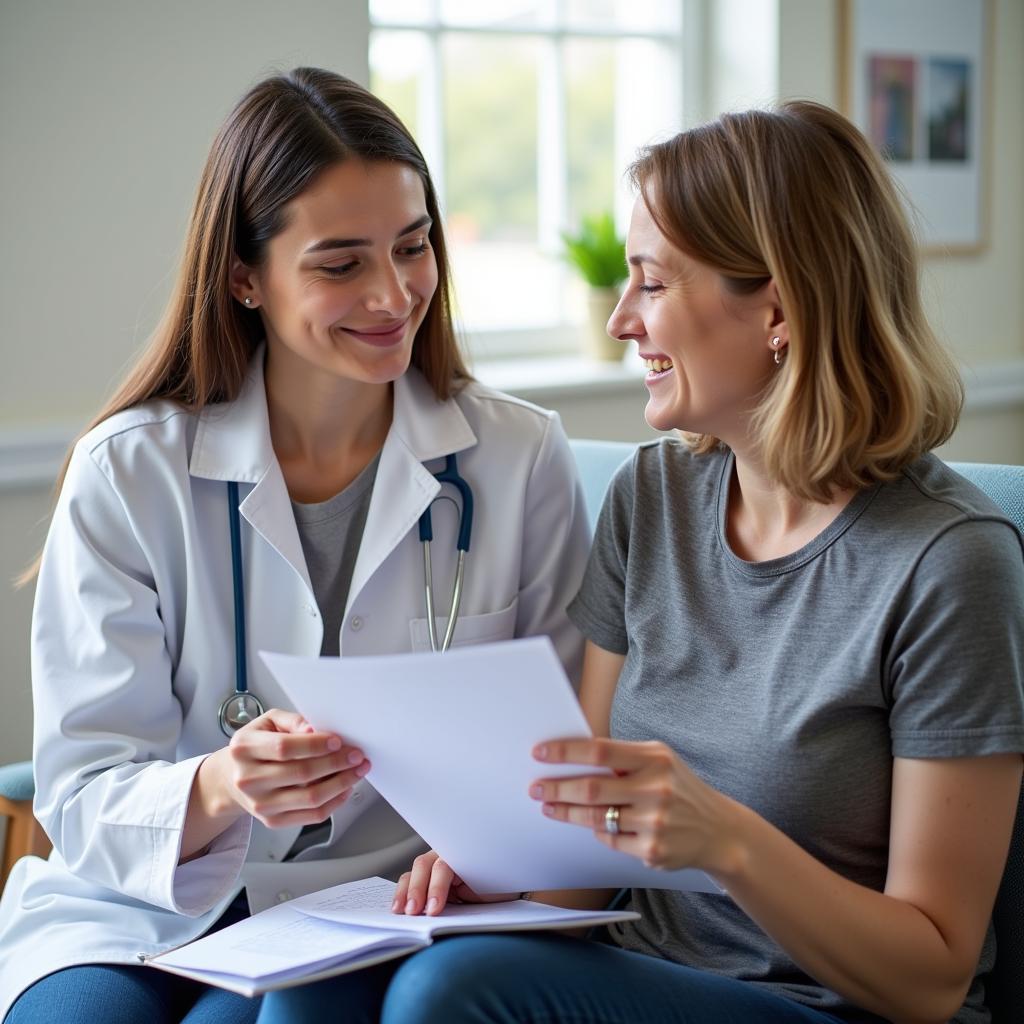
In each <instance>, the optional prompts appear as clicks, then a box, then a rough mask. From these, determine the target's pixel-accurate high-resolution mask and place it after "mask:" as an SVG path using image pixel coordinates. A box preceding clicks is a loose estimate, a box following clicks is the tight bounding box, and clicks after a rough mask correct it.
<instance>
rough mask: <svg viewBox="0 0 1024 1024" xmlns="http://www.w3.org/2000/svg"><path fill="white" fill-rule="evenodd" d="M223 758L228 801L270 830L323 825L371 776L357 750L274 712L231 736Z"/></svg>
mask: <svg viewBox="0 0 1024 1024" xmlns="http://www.w3.org/2000/svg"><path fill="white" fill-rule="evenodd" d="M224 757H225V764H224V769H225V770H224V773H223V775H224V785H225V788H226V789H227V791H228V793H229V795H230V798H231V799H232V800H233V801H234V802H235V803H236V804H238V806H240V807H241V808H242V809H243V810H245V811H247V812H248V813H249V814H251V815H252V816H253V817H254V818H258V819H259V820H260V821H262V822H263V823H264V824H265V825H267V826H269V827H270V828H280V827H284V826H288V825H309V824H315V823H317V822H320V821H324V820H325V819H326V818H327V816H328V815H329V814H330V813H331V812H332V811H333V810H334V809H335V808H336V807H338V806H340V805H341V804H342V803H344V802H345V800H346V799H347V797H348V794H349V791H350V790H351V789H352V787H353V786H354V785H355V784H356V783H357V782H358V781H359V780H360V779H361V778H362V777H363V776H364V775H365V774H366V773H367V772H368V771H369V770H370V763H369V761H367V760H366V758H365V756H364V755H363V753H362V751H361V750H359V749H357V748H356V747H353V746H350V745H348V744H346V743H345V742H344V741H343V740H342V739H341V738H340V737H338V736H336V735H334V734H333V733H325V732H318V731H317V730H315V729H313V727H312V726H311V725H309V723H308V722H306V720H305V719H304V718H302V716H301V715H298V714H295V713H294V712H291V711H281V710H278V709H271V710H270V711H267V712H266V713H265V714H263V715H260V717H259V718H256V719H254V720H253V721H252V722H250V723H249V724H248V725H246V726H244V727H243V728H241V729H240V730H239V731H238V732H237V733H235V735H234V736H232V738H231V742H230V743H229V744H228V746H227V748H226V749H225V754H224Z"/></svg>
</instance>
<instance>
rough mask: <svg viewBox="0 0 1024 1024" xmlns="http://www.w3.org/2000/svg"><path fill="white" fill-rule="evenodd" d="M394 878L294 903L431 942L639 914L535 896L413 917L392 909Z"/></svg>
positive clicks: (314, 913) (316, 914) (453, 906)
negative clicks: (573, 906)
mask: <svg viewBox="0 0 1024 1024" xmlns="http://www.w3.org/2000/svg"><path fill="white" fill-rule="evenodd" d="M396 888H397V886H396V885H395V884H394V882H389V881H387V880H385V879H383V878H368V879H365V880H364V881H361V882H349V883H347V884H345V885H337V886H334V887H333V888H331V889H324V890H323V891H322V892H314V893H310V894H309V895H308V896H302V897H300V898H299V899H296V900H293V901H292V904H291V905H292V906H293V907H294V908H295V909H296V910H299V911H301V912H302V913H304V914H309V915H310V916H311V917H313V918H319V919H321V920H323V921H336V922H339V923H342V924H346V925H360V926H365V927H366V928H369V929H378V928H379V929H387V928H392V929H394V930H396V931H400V932H403V933H408V934H410V935H415V936H419V937H420V938H423V939H425V940H427V941H429V940H430V938H431V937H432V936H434V935H440V934H443V933H445V932H461V931H474V932H478V931H479V932H482V931H520V930H523V929H529V928H539V927H545V928H550V927H558V928H572V927H574V926H582V927H588V926H591V925H594V924H599V923H605V922H607V921H611V920H617V921H625V920H629V919H635V918H638V917H639V916H640V915H639V914H637V913H634V912H633V911H614V912H609V913H606V912H604V911H600V910H596V911H595V910H566V909H565V908H563V907H552V906H548V905H547V904H544V903H533V902H531V901H529V900H507V901H505V902H502V903H463V904H457V903H449V904H448V905H446V906H445V907H444V909H443V910H442V911H441V913H440V914H437V915H436V916H433V917H428V916H426V915H424V914H419V915H416V916H409V915H406V914H395V913H392V911H391V903H392V901H393V900H394V895H395V889H396Z"/></svg>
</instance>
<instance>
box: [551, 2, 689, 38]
mask: <svg viewBox="0 0 1024 1024" xmlns="http://www.w3.org/2000/svg"><path fill="white" fill-rule="evenodd" d="M681 14H682V3H681V2H680V0H565V21H566V26H567V27H568V28H569V29H570V30H571V29H591V30H595V29H596V30H601V29H603V30H608V29H625V30H626V31H628V32H678V31H679V29H680V18H681Z"/></svg>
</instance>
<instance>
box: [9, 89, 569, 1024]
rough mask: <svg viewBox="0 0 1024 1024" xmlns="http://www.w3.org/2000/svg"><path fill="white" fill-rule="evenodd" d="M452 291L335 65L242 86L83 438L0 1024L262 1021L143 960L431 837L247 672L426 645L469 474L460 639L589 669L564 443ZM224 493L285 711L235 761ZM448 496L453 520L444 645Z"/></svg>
mask: <svg viewBox="0 0 1024 1024" xmlns="http://www.w3.org/2000/svg"><path fill="white" fill-rule="evenodd" d="M447 274H448V267H447V261H446V256H445V247H444V239H443V235H442V232H441V225H440V220H439V216H438V209H437V202H436V199H435V195H434V191H433V187H432V185H431V182H430V178H429V175H428V172H427V169H426V165H425V163H424V161H423V158H422V156H421V154H420V152H419V150H418V149H417V147H416V145H415V143H414V142H413V140H412V139H411V138H410V136H409V134H408V132H407V131H406V130H405V128H404V127H403V126H402V124H401V123H400V122H399V120H398V119H397V118H396V117H395V116H394V114H393V113H392V112H391V111H390V110H389V109H388V108H387V107H386V106H384V105H383V104H382V103H380V101H378V100H376V99H375V98H374V97H373V96H371V95H370V94H369V93H367V92H366V91H365V90H363V89H362V88H360V87H359V86H357V85H355V84H353V83H351V82H349V81H348V80H347V79H344V78H342V77H340V76H338V75H334V74H331V73H328V72H324V71H317V70H313V69H299V70H296V71H293V72H291V73H289V74H287V75H283V76H278V77H274V78H271V79H268V80H267V81H265V82H263V83H261V84H260V85H258V86H256V87H255V88H254V89H253V90H252V91H251V92H250V93H248V94H247V95H246V96H245V97H244V98H243V100H242V101H241V102H240V103H239V105H238V106H237V107H236V108H235V110H234V111H233V112H232V114H231V115H230V116H229V118H228V120H227V121H226V123H225V124H224V126H223V127H222V129H221V131H220V133H219V134H218V136H217V139H216V140H215V142H214V144H213V147H212V151H211V153H210V156H209V159H208V162H207V165H206V169H205V171H204V173H203V177H202V181H201V183H200V187H199V192H198V196H197V200H196V205H195V210H194V213H193V217H192V222H191V227H190V230H189V235H188V239H187V242H186V247H185V255H184V260H183V266H182V270H181V275H180V278H179V280H178V284H177V287H176V289H175V291H174V294H173V296H172V299H171V302H170V304H169V307H168V310H167V313H166V316H165V318H164V320H163V321H162V323H161V325H160V327H159V328H158V330H157V332H156V334H155V337H154V339H153V342H152V345H151V346H150V348H149V350H148V351H147V352H146V354H145V355H144V356H143V357H142V360H141V362H140V363H139V365H138V366H137V367H136V369H135V370H134V371H133V373H132V374H131V375H130V376H129V378H128V380H127V381H126V383H125V384H124V385H123V387H122V388H121V389H120V391H119V392H118V393H117V394H116V395H115V397H114V398H113V399H112V401H111V402H110V404H109V405H108V407H107V408H106V409H105V410H104V411H103V412H102V413H101V414H100V416H98V417H97V420H96V422H95V423H94V425H93V426H92V428H91V429H90V430H89V431H88V433H86V434H85V435H84V436H83V437H82V438H81V439H80V440H79V441H78V443H77V444H76V445H75V448H74V450H73V454H72V455H71V458H70V461H69V464H68V466H67V467H66V473H65V475H64V477H63V483H62V488H61V492H60V497H59V499H58V502H57V505H56V509H55V512H54V516H53V522H52V525H51V528H50V533H49V536H48V538H47V542H46V546H45V549H44V552H43V556H42V560H41V565H40V569H39V579H38V584H37V591H36V604H35V613H34V618H33V628H32V675H33V692H34V699H35V746H34V757H35V773H36V786H37V796H36V813H37V816H38V817H39V819H40V821H41V822H42V824H43V827H44V828H45V829H46V831H47V833H48V835H49V836H50V838H51V839H52V841H53V845H54V851H53V854H52V855H51V857H50V859H49V860H48V861H42V860H39V859H37V858H25V859H23V860H21V861H20V862H19V863H18V865H17V866H16V868H15V870H14V872H13V873H12V875H11V877H10V880H9V882H8V884H7V888H6V891H5V892H4V895H3V899H2V902H0V1020H6V1021H7V1024H25V1022H29V1021H32V1022H34V1021H37V1020H41V1019H44V1018H45V1019H47V1020H51V1019H60V1020H62V1024H77V1022H83V1024H84V1022H87V1021H89V1022H91V1021H103V1022H107V1024H110V1022H117V1021H121V1020H125V1021H128V1020H138V1019H146V1020H147V1021H149V1022H151V1024H157V1022H161V1021H172V1020H173V1021H176V1020H182V1019H186V1020H188V1021H191V1022H196V1021H203V1020H212V1019H214V1018H216V1019H217V1020H218V1021H219V1022H230V1021H235V1020H238V1021H243V1020H250V1019H253V1018H254V1017H255V1015H256V1013H257V1010H258V1001H247V1000H244V999H242V998H241V997H236V996H233V995H231V994H228V993H224V992H220V991H217V990H210V989H205V988H204V987H202V986H199V985H196V984H194V983H191V982H186V981H183V980H181V979H177V978H174V977H172V976H169V975H165V974H163V973H162V972H159V971H155V970H150V969H147V968H145V967H142V966H140V963H141V961H142V960H143V959H144V958H145V957H146V956H147V955H151V954H155V953H157V952H159V951H162V950H166V949H169V948H171V947H174V946H177V945H180V944H182V943H185V942H188V941H190V940H192V939H194V938H196V937H197V936H198V935H200V934H202V933H203V932H205V931H207V930H209V929H210V928H211V927H214V926H216V925H217V924H218V923H223V922H225V921H227V920H231V919H233V918H235V917H237V916H239V915H242V914H245V913H247V912H248V910H249V908H250V907H251V909H252V910H253V911H255V910H257V909H260V908H262V907H265V906H267V905H269V904H271V903H273V902H274V901H275V900H281V899H286V898H288V897H290V896H292V895H297V894H299V893H301V892H305V891H311V890H313V889H316V888H320V887H322V886H324V885H328V884H334V883H337V882H341V881H346V880H351V879H355V878H361V877H366V876H371V875H375V874H385V875H386V874H389V873H391V874H397V873H398V872H400V871H402V870H403V869H404V868H405V867H407V866H408V864H409V863H410V861H411V860H412V858H413V857H414V856H415V855H416V854H417V853H418V852H420V851H421V850H422V849H423V847H422V844H421V842H420V840H419V838H418V837H417V836H416V835H415V834H414V833H413V832H412V830H411V829H410V828H409V826H408V825H407V824H406V823H405V822H404V821H403V820H402V819H401V818H399V817H398V816H397V815H396V814H395V813H394V812H393V811H392V810H391V808H390V807H389V806H388V805H387V804H386V803H385V802H384V801H383V800H382V799H381V798H380V797H379V796H378V795H377V794H376V793H375V792H374V791H373V789H372V788H371V787H370V786H369V785H368V784H367V783H366V782H365V781H364V780H363V776H364V775H365V774H366V772H367V771H368V770H369V767H370V766H369V763H368V762H367V761H366V760H365V758H364V757H363V754H362V752H361V751H359V750H358V749H355V748H353V747H352V746H351V745H349V744H348V743H346V742H345V739H344V737H337V736H333V735H327V734H324V733H319V732H316V731H314V730H313V729H312V728H311V727H310V726H309V725H308V724H307V723H305V722H304V721H303V720H302V719H301V718H300V717H299V716H298V715H297V714H296V713H294V712H292V711H289V710H287V708H288V704H287V701H286V698H285V696H284V694H283V693H282V692H281V691H280V690H279V688H278V687H277V685H276V684H275V682H274V680H273V679H272V678H271V676H270V675H269V674H268V673H267V671H266V669H265V668H264V666H263V665H262V663H261V661H260V660H259V659H258V658H257V657H255V652H256V651H257V650H259V649H268V650H273V651H282V652H291V653H294V654H302V655H317V654H320V653H340V654H342V655H349V654H376V653H394V652H402V651H411V650H418V649H424V648H429V644H430V630H429V628H428V623H427V621H426V618H425V611H424V589H423V553H422V547H421V544H420V541H419V537H418V533H417V530H416V526H417V521H418V519H419V517H420V515H421V514H422V513H423V512H424V511H425V510H426V509H427V508H428V506H430V504H431V503H432V502H433V501H434V499H435V498H437V497H438V496H439V495H442V494H444V495H445V496H447V495H448V494H449V491H450V488H449V487H447V486H445V487H444V488H443V490H442V485H441V484H439V483H438V481H437V480H436V479H435V477H434V475H433V474H434V473H436V472H438V471H439V470H440V469H441V468H443V466H444V465H445V457H446V456H448V455H450V454H452V453H456V454H457V456H458V468H459V472H460V474H461V475H462V477H463V478H464V479H465V480H466V481H467V482H468V483H469V484H470V486H471V487H472V489H473V492H474V496H475V512H476V514H475V518H474V523H473V526H474V529H473V535H472V544H471V550H470V551H469V553H468V557H467V559H466V569H465V582H464V589H463V593H462V598H461V612H460V614H459V616H458V620H457V628H456V629H455V632H454V643H456V644H461V643H475V642H483V641H491V640H499V639H506V638H510V637H516V636H526V635H534V634H546V635H548V636H550V637H551V639H552V641H553V642H554V644H555V646H556V648H557V650H558V652H559V655H560V657H561V658H562V660H563V663H564V664H565V666H566V668H567V670H568V671H569V673H570V675H573V676H575V675H576V674H577V671H578V661H579V658H580V653H581V646H582V641H581V639H580V637H579V635H578V633H577V632H576V630H575V629H574V627H573V626H571V624H570V623H569V621H568V619H567V617H566V615H565V606H566V605H567V603H568V601H569V599H570V598H571V596H572V595H573V593H574V592H575V591H576V589H577V588H578V585H579V582H580V579H581V576H582V571H583V567H584V563H585V560H586V551H587V546H588V539H589V538H588V534H587V527H586V522H585V517H584V511H583V504H582V495H581V492H580V489H579V486H578V484H577V483H576V482H575V474H574V468H573V463H572V458H571V455H570V453H569V450H568V446H567V443H566V440H565V436H564V434H563V432H562V429H561V427H560V425H559V422H558V419H557V417H556V416H555V415H554V414H552V413H548V412H545V411H543V410H540V409H537V408H535V407H533V406H531V405H528V404H526V403H524V402H520V401H518V400H516V399H513V398H510V397H508V396H505V395H501V394H498V393H496V392H493V391H490V390H489V389H487V388H485V387H482V386H481V385H479V384H477V383H476V382H474V381H473V380H472V379H471V378H470V377H469V375H468V373H467V372H466V370H465V368H464V366H463V363H462V361H461V359H460V356H459V353H458V350H457V348H456V344H455V341H454V337H453V333H452V327H451V322H450V316H449V292H448V287H447ZM231 483H233V484H237V491H238V499H239V501H240V505H239V506H238V520H237V521H238V522H239V523H240V532H239V545H240V554H241V565H242V567H243V574H242V579H243V581H244V583H243V589H244V610H243V615H242V618H243V621H244V624H245V628H246V631H247V646H246V657H245V658H244V659H243V660H244V663H245V664H246V666H247V669H248V679H247V688H248V691H249V692H250V693H251V694H252V695H254V696H256V697H258V698H259V699H260V700H261V701H262V705H263V707H265V708H268V709H270V710H268V711H266V712H265V713H264V714H261V715H259V716H258V717H256V718H254V719H253V720H251V721H250V722H249V723H248V724H244V725H241V726H240V727H239V728H238V729H237V731H235V732H234V734H233V736H232V739H231V741H230V743H228V740H227V738H226V735H225V732H224V731H222V727H221V721H220V718H221V717H222V716H221V708H222V704H223V703H224V701H225V698H228V697H230V696H232V694H233V693H234V691H235V690H236V688H239V689H240V688H241V684H240V683H239V682H238V681H237V674H236V657H235V615H234V604H233V568H232V566H233V563H232V555H231V547H232V545H231V519H232V517H233V513H232V511H231V510H232V508H233V506H232V503H231V501H230V498H229V492H230V488H229V486H228V485H229V484H231ZM456 507H457V506H456V505H455V503H452V502H438V503H437V504H436V505H435V506H434V514H433V530H434V541H433V559H432V560H433V577H434V580H433V582H434V588H435V590H436V592H437V594H438V599H437V605H438V608H437V613H438V631H439V632H441V633H442V634H443V629H444V625H445V616H446V614H447V610H448V596H449V595H450V593H451V587H452V584H453V578H454V573H455V555H456V547H455V545H456V532H457V527H458V516H457V514H456V511H455V509H456ZM481 685H486V680H481ZM229 717H230V715H229ZM236 724H238V723H236ZM229 731H230V729H229ZM319 823H326V824H324V825H323V826H322V827H320V828H319V829H318V828H316V826H317V825H318V824H319ZM300 836H301V838H300ZM240 894H241V895H242V897H244V899H246V900H247V904H248V905H246V903H245V902H243V898H240ZM12 1007H13V1008H12Z"/></svg>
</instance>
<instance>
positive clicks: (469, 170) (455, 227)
mask: <svg viewBox="0 0 1024 1024" xmlns="http://www.w3.org/2000/svg"><path fill="white" fill-rule="evenodd" d="M538 59H539V46H538V44H537V43H536V42H533V41H530V40H524V39H494V38H492V37H485V36H477V35H472V34H461V33H460V34H457V35H451V36H446V37H445V38H444V39H443V42H442V67H443V68H444V105H445V133H446V138H445V154H446V159H445V166H446V177H447V214H446V220H447V225H448V234H449V238H450V239H451V243H452V265H453V269H454V273H455V282H456V302H457V304H458V309H459V313H460V316H461V319H462V321H463V323H464V324H465V325H466V326H467V327H469V328H471V329H475V328H481V327H485V328H494V327H507V326H510V325H517V324H518V325H520V326H528V325H529V326H532V325H536V324H543V323H552V322H556V321H557V320H558V312H559V310H558V287H557V280H553V279H552V278H553V277H556V278H557V275H552V273H551V270H550V264H549V262H548V261H547V260H545V259H544V258H543V257H542V256H540V255H539V254H538V252H537V78H538ZM510 294H514V295H517V296H529V299H528V301H527V302H522V301H516V300H514V299H511V298H510ZM524 306H527V307H529V308H528V309H524V308H523V307H524Z"/></svg>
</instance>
